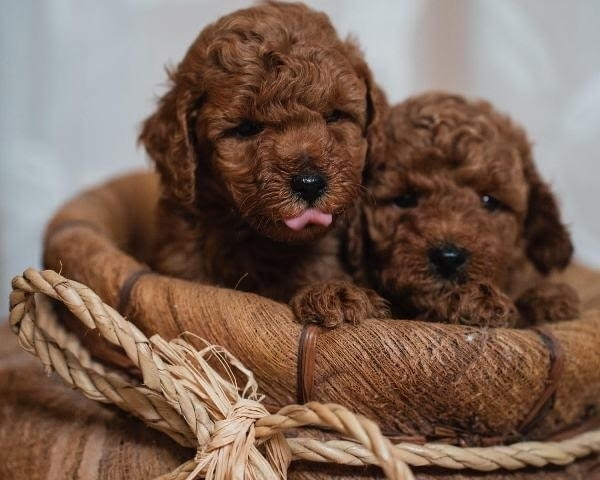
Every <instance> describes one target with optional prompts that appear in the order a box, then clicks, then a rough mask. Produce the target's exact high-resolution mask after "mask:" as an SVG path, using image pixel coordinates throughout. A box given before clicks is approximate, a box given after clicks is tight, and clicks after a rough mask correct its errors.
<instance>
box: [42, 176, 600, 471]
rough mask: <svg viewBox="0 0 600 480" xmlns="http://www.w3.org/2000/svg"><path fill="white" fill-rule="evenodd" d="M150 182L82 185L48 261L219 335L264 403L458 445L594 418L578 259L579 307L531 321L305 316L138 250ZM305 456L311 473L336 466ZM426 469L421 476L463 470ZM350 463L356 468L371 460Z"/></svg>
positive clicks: (100, 354) (155, 328) (592, 351)
mask: <svg viewBox="0 0 600 480" xmlns="http://www.w3.org/2000/svg"><path fill="white" fill-rule="evenodd" d="M157 196H158V186H157V180H156V178H155V177H154V176H153V174H146V173H144V174H135V175H132V176H128V177H124V178H120V179H117V180H115V181H113V182H110V183H108V184H106V185H104V186H102V187H99V188H97V189H94V190H91V191H89V192H86V193H84V194H82V195H81V196H79V197H77V198H76V199H74V200H73V201H71V202H70V203H69V204H67V205H66V206H65V207H64V208H63V209H61V211H60V212H58V214H57V215H56V216H55V218H54V219H53V220H52V222H51V223H50V225H49V228H48V232H47V236H46V248H45V256H44V261H45V264H46V266H47V267H48V268H51V269H53V270H56V271H61V273H62V275H64V276H65V277H67V278H70V279H73V280H76V281H77V282H81V283H83V284H85V285H87V286H89V287H90V288H91V289H92V290H93V291H94V292H96V293H97V294H98V295H99V296H100V298H101V299H102V300H103V301H104V302H106V303H107V304H108V305H111V306H113V307H115V308H116V309H117V310H118V311H119V312H120V313H121V314H122V315H124V316H125V317H126V318H127V319H128V320H130V321H131V322H132V323H133V324H135V325H136V326H137V327H138V328H139V329H140V330H141V331H142V332H143V333H144V334H146V335H148V336H150V335H153V334H155V333H158V334H160V335H161V336H162V337H163V338H164V339H167V340H168V339H172V338H175V337H177V336H178V335H180V334H181V333H182V332H184V331H190V332H193V333H194V334H196V335H197V336H199V337H202V338H203V339H205V340H206V341H207V342H209V343H211V344H215V345H221V346H223V347H225V348H226V349H227V350H229V351H230V352H232V353H233V354H234V355H235V357H237V359H239V361H240V362H241V363H242V364H243V365H245V366H246V367H247V368H248V369H249V370H251V371H252V372H253V373H254V376H255V378H256V380H257V382H258V387H259V389H260V392H262V393H264V394H265V395H266V398H265V400H264V404H265V405H266V406H267V408H268V409H269V410H270V411H276V410H278V409H279V408H281V407H283V406H285V405H288V404H292V403H296V402H298V400H301V401H303V402H304V401H318V402H323V403H338V404H342V405H344V406H345V407H346V408H348V409H349V410H350V411H352V412H355V413H358V414H361V415H364V416H365V417H367V418H370V419H372V420H374V421H375V422H376V423H377V424H378V425H379V427H380V429H381V431H382V432H383V433H385V434H386V435H388V436H389V437H391V438H392V439H393V440H394V439H395V440H409V441H412V442H417V443H418V442H432V441H442V442H446V443H451V444H455V445H462V446H488V445H495V444H503V443H512V442H517V441H521V440H525V439H531V440H549V439H563V438H569V437H570V436H573V435H575V434H576V433H579V432H581V431H585V430H589V429H592V428H593V427H594V426H595V423H596V422H597V421H598V414H597V411H598V406H599V404H600V395H599V394H600V368H599V367H600V355H598V354H597V351H596V350H597V345H599V344H600V343H599V342H600V314H599V313H598V312H596V311H594V310H592V309H591V307H593V306H598V303H599V300H600V297H599V296H598V295H597V293H598V290H596V291H594V290H593V288H592V287H591V286H590V285H591V284H593V283H594V282H591V283H590V281H589V280H588V278H587V277H585V275H586V274H585V273H580V276H579V277H574V280H575V281H576V280H577V279H578V278H579V279H581V278H583V280H580V282H581V285H580V286H581V287H582V288H580V292H581V293H582V296H583V297H584V301H586V312H585V314H584V315H582V317H581V318H580V319H574V320H573V321H569V322H563V323H560V324H555V325H548V326H544V327H543V328H540V329H537V330H509V329H477V328H472V327H462V326H452V325H442V324H428V323H421V322H414V321H401V320H370V321H365V322H364V323H363V324H362V325H360V326H357V327H352V326H344V327H342V328H339V329H336V330H334V331H321V330H319V329H317V328H314V327H312V328H309V329H307V328H302V326H301V325H299V324H298V323H296V322H295V321H294V319H293V318H292V315H291V312H290V310H289V309H288V307H287V306H286V305H282V304H279V303H276V302H273V301H270V300H269V299H266V298H262V297H259V296H256V295H252V294H247V293H242V292H236V291H231V290H226V289H220V288H217V287H212V286H205V285H199V284H195V283H191V282H187V281H182V280H178V279H173V278H168V277H164V276H161V275H158V274H156V273H154V272H151V271H150V269H149V268H148V267H147V266H146V265H145V263H144V261H145V260H147V258H148V256H147V252H149V251H150V250H151V247H152V241H153V236H154V233H153V228H152V225H153V222H152V218H153V207H154V205H155V202H156V199H157ZM581 275H584V276H583V277H582V276H581ZM589 275H592V274H589ZM591 278H592V279H594V281H595V282H596V283H600V282H599V281H598V280H597V277H593V276H592V277H591ZM576 286H577V285H576ZM586 289H587V290H586ZM598 289H600V285H599V286H598ZM83 338H84V339H86V340H87V341H86V344H87V345H88V346H91V347H93V348H92V350H93V353H95V356H96V357H97V359H98V360H100V361H103V362H105V363H108V364H113V365H114V364H117V365H127V361H121V360H122V358H120V357H119V355H118V353H117V352H116V350H114V349H113V348H112V347H110V348H109V347H108V346H107V345H101V344H100V341H99V340H98V339H97V338H96V337H95V336H94V335H90V334H86V335H84V336H83ZM130 372H133V373H134V374H135V369H130ZM597 463H598V461H597V457H588V458H587V459H586V460H582V461H579V462H577V463H576V464H574V465H573V466H571V467H570V470H569V471H570V472H572V473H571V475H581V477H580V478H592V477H591V476H590V475H591V474H590V472H591V471H592V468H593V467H594V466H596V465H597ZM307 468H308V470H303V471H302V473H301V474H302V475H304V476H305V478H310V477H311V475H313V476H319V475H324V474H325V473H324V472H327V474H330V473H331V474H332V475H333V473H332V472H331V471H330V470H327V468H324V469H323V468H320V467H319V468H318V469H315V468H316V467H314V468H313V467H307ZM418 472H421V471H418ZM423 472H425V473H423V475H424V476H423V477H420V476H419V478H463V477H462V476H460V475H462V474H454V473H449V472H447V471H445V472H442V471H437V470H424V471H423ZM576 472H579V473H576ZM582 472H585V473H582ZM298 474H299V473H298ZM345 474H348V475H350V476H352V475H355V476H356V475H358V476H357V477H354V478H360V476H361V475H363V476H364V475H365V471H364V470H359V471H352V470H350V471H349V472H348V471H345ZM373 474H374V473H373V472H372V471H369V472H367V473H366V475H373ZM563 474H565V471H564V470H561V471H559V472H558V473H557V472H555V471H554V470H553V469H552V468H551V469H546V470H544V475H545V476H543V477H542V476H537V477H532V476H531V475H541V474H540V473H539V471H536V472H533V473H532V472H527V471H525V473H523V472H521V473H494V474H493V475H495V476H489V475H490V474H476V475H481V478H565V477H560V476H553V475H563ZM419 475H421V473H419ZM473 475H474V474H469V477H468V478H474V477H473ZM527 475H530V477H528V476H527ZM586 475H587V476H586ZM338 478H339V477H338ZM464 478H466V477H464ZM571 478H578V477H577V476H572V477H571Z"/></svg>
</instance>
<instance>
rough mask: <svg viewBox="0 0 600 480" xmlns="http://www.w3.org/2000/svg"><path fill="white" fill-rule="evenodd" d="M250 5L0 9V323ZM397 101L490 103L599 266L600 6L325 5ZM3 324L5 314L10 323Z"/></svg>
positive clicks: (150, 1) (156, 2)
mask: <svg viewBox="0 0 600 480" xmlns="http://www.w3.org/2000/svg"><path fill="white" fill-rule="evenodd" d="M252 3H253V2H250V1H246V0H244V1H242V0H227V1H223V0H119V1H116V0H103V1H102V2H98V1H95V0H2V1H1V2H0V5H1V6H2V13H0V99H1V103H0V105H1V106H0V308H1V310H0V311H1V312H6V311H7V308H8V292H9V289H10V278H11V277H12V276H13V275H16V274H18V273H21V272H22V271H23V270H24V269H25V268H26V267H28V266H30V265H33V266H38V265H39V259H40V254H41V253H40V252H41V235H42V231H43V229H44V226H45V223H46V221H47V220H48V218H49V217H50V216H51V215H52V213H53V211H54V210H55V209H56V208H57V207H58V206H59V205H60V204H61V203H62V202H64V201H65V200H66V199H67V198H68V197H70V196H72V195H73V194H75V193H76V192H77V191H79V190H80V189H82V188H84V187H87V186H90V185H92V184H94V183H96V182H99V181H102V180H104V179H106V178H107V177H109V176H111V175H114V174H117V173H119V172H122V171H126V170H131V169H134V168H139V167H143V166H146V165H148V162H147V160H146V159H145V157H144V154H143V152H142V151H141V150H140V149H137V147H136V136H137V131H138V127H139V122H140V121H141V120H142V119H143V118H144V117H145V116H146V115H148V114H149V113H150V112H151V111H152V109H153V105H154V101H155V99H156V96H157V95H159V94H161V93H162V92H163V91H164V81H165V73H164V69H163V67H164V65H165V64H175V63H177V62H178V60H179V59H180V58H181V57H182V56H183V54H184V52H185V50H186V48H187V47H188V46H189V44H190V43H191V42H192V41H193V39H194V38H195V37H196V35H197V34H198V32H199V31H200V29H201V28H202V27H203V26H205V25H206V24H207V23H209V22H212V21H214V20H216V19H217V18H218V17H219V16H221V15H223V14H225V13H228V12H230V11H232V10H235V9H237V8H240V7H245V6H248V5H251V4H252ZM306 3H308V4H309V5H311V6H313V7H315V8H318V9H321V10H324V11H326V12H327V13H328V14H329V15H330V17H331V19H332V21H333V23H334V24H335V25H336V26H337V28H338V29H339V32H340V34H342V35H346V34H349V33H352V34H353V35H355V36H356V37H357V38H358V39H359V41H360V43H361V45H362V46H363V49H364V51H365V54H366V57H367V60H368V62H369V63H370V65H371V67H372V69H373V71H374V73H375V76H376V78H377V79H378V81H379V83H380V84H381V85H382V86H383V87H384V89H385V90H386V91H387V93H388V96H389V99H390V100H391V101H393V102H397V101H400V100H402V99H403V98H405V97H406V96H408V95H410V94H413V93H417V92H420V91H422V90H425V89H431V88H437V89H446V90H453V91H457V92H461V93H465V94H468V95H471V96H476V97H486V98H488V99H490V100H492V101H493V102H494V103H495V104H496V105H497V106H498V107H499V108H500V109H502V110H504V111H506V112H509V113H510V114H511V115H512V116H513V117H514V118H515V119H516V120H518V121H519V122H520V123H521V124H523V125H524V126H525V127H526V128H527V130H528V131H529V134H530V137H531V138H532V139H533V141H534V142H535V157H536V159H537V162H538V165H539V167H540V169H541V171H542V173H543V174H544V175H545V177H546V178H547V179H548V180H550V182H551V183H552V185H553V187H554V190H555V191H556V192H557V193H558V194H559V195H560V197H561V202H562V207H563V212H564V216H565V218H566V220H567V222H568V223H569V225H570V228H571V232H572V233H573V236H574V239H575V244H576V255H577V257H578V259H579V260H581V261H583V262H585V263H587V264H589V265H595V266H600V221H599V220H600V213H599V212H600V2H598V1H597V0H578V1H576V2H573V1H567V0H502V1H498V0H371V1H368V2H365V1H357V0H345V1H344V0H321V1H307V2H306ZM2 315H3V314H2Z"/></svg>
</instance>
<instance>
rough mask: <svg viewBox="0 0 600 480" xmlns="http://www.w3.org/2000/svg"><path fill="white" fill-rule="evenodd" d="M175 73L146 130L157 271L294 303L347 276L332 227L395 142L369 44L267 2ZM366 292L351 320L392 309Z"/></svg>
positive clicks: (202, 45)
mask: <svg viewBox="0 0 600 480" xmlns="http://www.w3.org/2000/svg"><path fill="white" fill-rule="evenodd" d="M170 78H171V82H172V86H171V88H170V90H169V91H168V92H167V93H166V94H165V95H164V96H163V97H162V98H161V99H160V101H159V105H158V109H157V111H156V112H155V113H154V114H153V115H152V116H150V118H148V119H147V120H146V121H145V123H144V126H143V131H142V133H141V135H140V141H141V143H142V144H143V145H144V146H145V148H146V149H147V151H148V153H149V155H150V157H151V158H152V160H153V161H154V162H155V164H156V167H157V169H158V171H159V173H160V177H161V183H162V197H161V200H160V204H159V219H158V221H159V230H160V239H159V241H158V245H157V249H156V256H155V262H154V265H153V266H154V267H155V268H156V269H157V270H158V271H160V272H162V273H165V274H169V275H174V276H178V277H182V278H187V279H193V280H197V281H201V282H206V283H210V284H216V285H221V286H225V287H229V288H239V289H241V290H245V291H251V292H256V293H259V294H262V295H266V296H269V297H271V298H274V299H276V300H280V301H284V302H288V301H290V300H291V299H292V297H293V296H294V294H295V293H296V291H297V290H298V289H299V288H301V287H303V286H304V285H307V284H309V283H310V282H313V281H315V280H325V279H345V278H348V275H347V274H346V273H345V272H344V270H343V269H342V268H341V266H340V264H339V262H338V259H337V253H338V243H337V239H336V235H335V231H334V224H335V223H336V220H337V219H338V218H339V217H341V216H343V215H344V214H345V211H346V210H347V209H348V208H349V207H350V206H351V205H352V204H353V202H354V201H355V199H356V198H357V197H358V195H359V192H360V188H361V181H362V175H363V169H364V167H365V163H366V161H367V159H369V158H373V157H375V156H377V155H378V153H377V151H378V149H381V148H382V147H383V142H382V138H383V131H382V120H381V119H382V118H383V116H384V115H385V112H386V103H385V99H384V97H383V94H382V93H381V92H380V90H379V89H378V88H377V86H376V85H375V84H374V83H373V80H372V77H371V73H370V71H369V69H368V67H367V65H366V63H365V62H364V60H363V58H362V57H361V55H360V53H359V51H358V49H357V47H356V46H355V45H354V44H353V43H351V42H347V41H346V42H345V41H342V40H340V39H339V38H338V36H337V34H336V32H335V30H334V28H333V26H332V25H331V23H330V22H329V20H328V18H327V16H326V15H325V14H323V13H318V12H315V11H313V10H311V9H309V8H308V7H306V6H304V5H302V4H296V3H278V2H269V3H266V4H261V5H259V6H256V7H252V8H248V9H244V10H239V11H236V12H234V13H232V14H230V15H227V16H225V17H223V18H221V19H220V20H218V21H217V22H216V23H214V24H212V25H209V26H208V27H206V28H205V29H204V30H203V31H202V32H201V33H200V35H199V36H198V38H197V39H196V40H195V41H194V43H193V44H192V46H191V47H190V49H189V50H188V52H187V54H186V55H185V58H184V59H183V61H182V62H181V63H180V64H179V65H178V67H177V68H176V69H175V70H174V71H173V72H171V73H170ZM332 285H334V286H333V287H332V286H331V285H330V287H329V288H330V290H331V291H332V292H333V293H334V294H335V295H338V296H339V295H343V293H344V288H345V284H343V283H340V284H338V286H335V285H336V284H335V282H334V283H333V284H332ZM355 295H356V296H357V297H356V298H357V301H356V302H355V303H354V305H355V307H352V306H348V308H347V309H345V310H344V312H345V314H346V315H347V317H345V318H344V319H345V320H349V321H354V320H355V319H356V318H358V317H361V316H379V315H383V314H384V311H385V309H384V308H383V304H382V303H381V302H380V301H379V300H378V297H376V296H375V295H374V294H372V293H371V292H368V291H362V290H361V291H358V293H356V292H355ZM297 313H298V314H299V315H302V314H304V313H306V312H304V311H297ZM342 320H343V319H342Z"/></svg>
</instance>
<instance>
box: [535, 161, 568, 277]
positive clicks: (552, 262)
mask: <svg viewBox="0 0 600 480" xmlns="http://www.w3.org/2000/svg"><path fill="white" fill-rule="evenodd" d="M525 177H526V178H527V180H528V182H529V201H528V206H527V216H526V218H525V241H526V251H527V256H528V257H529V259H530V260H531V261H532V262H533V264H534V265H535V267H536V268H537V269H538V270H539V271H540V272H541V273H543V274H548V273H550V271H552V270H554V269H558V270H562V269H564V268H565V267H566V266H567V265H568V264H569V261H570V260H571V256H572V255H573V244H572V243H571V237H570V235H569V232H568V231H567V229H566V227H565V226H564V225H563V224H562V222H561V219H560V211H559V209H558V205H557V202H556V199H555V198H554V195H553V194H552V192H551V191H550V187H549V186H548V185H547V184H546V183H545V182H544V181H543V180H542V179H541V178H540V176H539V174H538V172H537V170H536V168H535V166H534V165H533V162H532V161H531V160H529V159H528V161H527V162H526V164H525Z"/></svg>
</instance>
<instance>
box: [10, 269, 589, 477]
mask: <svg viewBox="0 0 600 480" xmlns="http://www.w3.org/2000/svg"><path fill="white" fill-rule="evenodd" d="M12 286H13V291H12V293H11V296H10V308H11V311H10V324H11V326H12V328H13V331H14V332H15V334H16V335H17V336H18V338H19V342H20V344H21V346H22V347H23V348H24V349H25V350H27V351H28V352H30V353H32V354H33V355H36V356H38V357H39V358H40V360H41V362H42V364H43V365H44V367H45V369H46V370H47V371H48V372H50V371H53V370H54V371H56V372H57V373H58V375H59V376H60V377H61V378H63V380H65V381H66V382H67V383H68V384H70V385H71V386H73V387H74V388H76V389H78V390H80V391H81V392H82V393H83V394H84V395H85V396H87V397H88V398H91V399H93V400H97V401H99V402H105V403H112V404H115V405H116V406H118V407H120V408H121V409H123V410H125V411H127V412H130V413H132V414H134V415H136V416H137V417H139V418H140V419H142V420H143V421H144V422H145V423H146V424H147V425H149V426H150V427H152V428H155V429H157V430H160V431H162V432H164V433H165V434H167V435H169V436H170V437H171V438H173V439H174V440H175V441H177V442H178V443H180V444H181V445H184V446H192V447H195V448H196V449H197V453H196V456H195V457H194V458H193V459H191V460H189V461H188V462H186V463H184V464H183V465H181V466H180V467H179V468H177V469H176V470H175V471H173V472H171V473H169V474H167V475H164V476H162V477H160V478H161V480H175V479H177V480H179V479H181V480H183V479H193V478H196V477H200V476H202V477H206V478H216V479H225V478H227V479H229V478H234V479H238V478H239V479H242V478H248V479H271V478H285V477H286V472H287V468H288V466H289V463H290V462H291V461H292V460H300V459H302V460H310V461H315V462H329V463H337V464H344V465H378V466H379V467H381V468H382V470H383V471H384V473H385V475H386V476H387V477H388V478H390V479H394V480H411V479H414V476H413V474H412V472H411V470H410V468H409V465H410V466H416V467H418V466H437V467H442V468H447V469H456V470H458V469H473V470H479V471H492V470H497V469H507V470H516V469H520V468H524V467H528V466H534V467H544V466H546V465H548V464H553V465H567V464H569V463H572V462H574V461H575V460H576V459H577V458H581V457H584V456H587V455H589V454H591V453H593V452H600V430H595V431H589V432H586V433H583V434H580V435H577V436H574V437H572V438H570V439H568V440H564V441H561V442H520V443H515V444H513V445H508V446H494V447H486V448H461V447H456V446H452V445H445V444H433V443H431V444H425V445H418V444H412V443H399V444H396V445H393V444H392V443H391V442H390V441H389V440H388V439H387V438H386V437H385V436H383V435H382V433H381V431H380V430H379V427H378V426H377V425H376V424H375V423H374V422H372V421H371V420H369V419H367V418H365V417H362V416H360V415H356V414H354V413H352V412H350V411H349V410H347V409H346V408H344V407H342V406H340V405H336V404H320V403H317V402H310V403H307V404H305V405H289V406H287V407H284V408H282V409H281V410H279V411H278V412H277V413H276V414H273V415H270V414H269V413H268V412H267V410H266V409H265V407H264V406H263V405H262V404H261V399H262V397H261V396H260V395H259V393H258V386H257V384H256V382H255V380H254V377H253V375H252V372H250V371H249V370H247V369H246V368H245V367H244V366H243V365H242V364H241V363H240V362H239V361H238V360H237V359H236V358H235V357H233V356H232V355H231V354H230V353H229V352H227V351H226V350H224V349H223V348H221V347H218V346H214V345H207V346H206V347H205V348H203V349H201V350H196V349H194V348H193V347H192V346H191V345H190V344H189V343H188V342H186V341H185V340H184V339H183V338H178V339H175V340H171V341H168V342H167V341H165V340H164V339H162V338H161V337H160V336H158V335H154V336H153V337H151V338H150V339H148V338H147V337H146V336H145V335H144V334H143V333H142V332H141V331H140V330H139V329H137V328H136V327H135V325H133V324H132V323H130V322H128V321H127V320H125V319H124V318H123V317H122V316H121V315H120V314H119V313H118V312H117V311H116V310H114V309H113V308H111V307H110V306H108V305H106V304H105V303H103V302H102V301H101V300H100V298H99V297H98V296H97V295H96V294H95V293H94V292H92V291H91V290H90V289H89V288H87V287H86V286H84V285H82V284H80V283H77V282H75V281H72V280H68V279H66V278H64V277H62V276H61V275H60V274H58V273H56V272H54V271H52V270H46V271H43V272H40V271H37V270H34V269H28V270H26V271H25V272H24V273H23V275H22V276H18V277H15V278H14V279H13V282H12ZM49 299H54V300H57V301H59V302H62V303H63V304H64V305H65V306H66V307H67V308H68V309H69V310H70V311H71V312H72V313H73V314H74V315H75V316H76V317H77V318H78V319H79V320H80V321H81V322H83V323H84V324H85V326H86V327H88V328H91V329H98V331H99V332H100V333H101V334H102V336H103V337H104V338H105V339H106V340H108V341H109V342H111V343H112V344H114V345H117V346H119V347H121V348H122V349H123V350H124V351H125V353H126V355H127V356H128V357H129V359H130V360H131V361H132V362H133V363H134V364H135V365H136V366H137V367H138V368H139V369H140V371H141V374H142V382H140V381H138V380H137V379H135V378H130V377H128V376H127V375H125V374H124V373H122V372H120V371H118V370H115V369H112V368H110V367H108V366H105V365H102V364H100V363H98V362H96V361H94V360H93V359H92V358H91V357H90V354H89V353H88V352H87V350H86V349H85V347H84V346H83V345H82V344H81V342H80V341H79V339H78V338H77V337H75V336H73V335H71V334H69V333H68V332H67V331H65V329H64V328H63V327H62V325H61V324H60V323H59V321H58V319H57V316H56V314H55V313H54V311H53V309H52V305H51V302H50V300H49ZM196 340H199V339H196ZM234 370H236V371H237V373H238V375H237V376H236V377H234V375H233V371H234ZM235 378H245V380H246V384H245V385H244V386H238V385H237V383H236V381H235ZM305 426H311V427H319V428H323V429H327V430H329V431H334V432H337V433H338V434H339V435H340V439H336V440H330V441H319V440H316V439H314V438H303V437H296V438H285V437H284V435H283V432H284V431H285V430H289V429H292V428H301V427H305Z"/></svg>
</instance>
